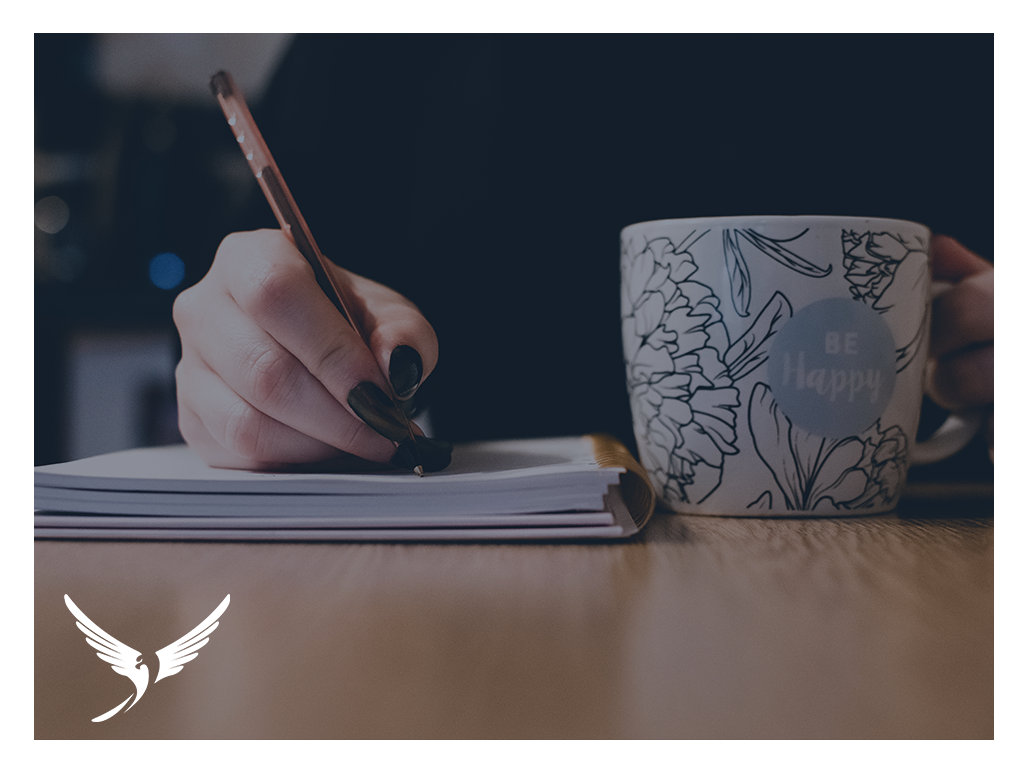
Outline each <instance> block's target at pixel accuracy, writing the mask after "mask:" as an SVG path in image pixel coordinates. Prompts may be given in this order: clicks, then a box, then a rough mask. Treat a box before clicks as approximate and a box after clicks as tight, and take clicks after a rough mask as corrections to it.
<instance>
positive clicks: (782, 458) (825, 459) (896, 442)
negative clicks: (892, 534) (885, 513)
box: [748, 383, 908, 511]
mask: <svg viewBox="0 0 1030 773" xmlns="http://www.w3.org/2000/svg"><path fill="white" fill-rule="evenodd" d="M748 423H749V428H750V432H751V439H752V442H753V443H754V445H755V450H756V451H757V452H758V455H759V457H761V459H762V462H763V463H764V464H765V466H766V467H768V468H769V471H770V472H771V473H772V474H773V477H774V478H775V479H776V485H777V487H778V489H779V492H780V494H781V495H782V496H783V500H784V503H785V507H786V509H787V510H823V511H842V510H863V509H866V508H876V507H881V506H884V505H888V504H890V503H892V502H894V501H895V499H896V498H897V495H898V493H899V488H900V486H901V482H902V480H903V478H904V475H905V470H906V469H907V467H908V465H907V460H906V456H907V452H908V439H907V438H906V437H905V433H904V432H903V431H902V430H901V428H900V427H897V426H892V427H888V428H887V429H885V430H884V429H881V427H880V422H879V420H877V422H876V424H875V425H874V426H872V427H870V428H869V429H868V430H866V431H865V432H863V433H861V434H860V435H854V436H850V437H845V438H826V437H823V436H821V435H813V434H811V433H809V432H806V431H805V430H803V429H800V428H798V427H795V426H794V424H793V423H792V422H791V421H790V419H788V418H787V416H786V415H785V414H784V413H783V412H782V411H781V410H780V408H779V406H778V405H777V403H776V400H775V399H774V398H773V394H772V390H771V389H770V388H769V387H768V385H766V384H761V383H759V384H756V385H755V388H754V389H753V390H752V391H751V399H750V401H749V404H748ZM748 507H749V509H758V510H772V509H774V508H775V503H774V501H773V492H771V491H765V492H764V493H763V494H762V495H761V496H759V497H758V498H757V499H756V500H755V501H754V502H752V503H751V504H750V505H749V506H748Z"/></svg>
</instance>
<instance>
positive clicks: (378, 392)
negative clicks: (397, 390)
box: [347, 381, 410, 443]
mask: <svg viewBox="0 0 1030 773" xmlns="http://www.w3.org/2000/svg"><path fill="white" fill-rule="evenodd" d="M347 405H349V406H350V407H351V408H352V409H353V411H354V413H356V414H357V415H358V418H359V419H361V420H362V421H363V422H365V423H366V424H367V425H368V426H370V427H371V428H372V429H374V430H375V431H376V432H378V433H379V434H380V435H382V436H383V437H385V438H388V439H389V440H392V441H393V442H394V443H399V442H401V441H402V440H406V439H407V440H410V438H408V420H407V419H406V418H405V416H404V414H403V413H402V412H401V409H400V408H398V407H397V405H396V403H394V401H393V400H391V399H390V398H389V397H387V395H386V392H384V391H383V390H382V389H380V388H379V387H377V386H376V385H375V384H373V383H372V382H370V381H363V382H362V383H360V384H358V385H357V386H356V387H354V388H353V389H352V390H351V391H350V392H349V393H348V395H347Z"/></svg>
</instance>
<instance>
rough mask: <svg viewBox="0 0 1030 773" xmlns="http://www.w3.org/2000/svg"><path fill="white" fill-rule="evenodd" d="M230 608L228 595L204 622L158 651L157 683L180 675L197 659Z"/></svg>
mask: <svg viewBox="0 0 1030 773" xmlns="http://www.w3.org/2000/svg"><path fill="white" fill-rule="evenodd" d="M228 606H229V596H228V595H226V597H225V598H224V599H222V603H221V604H219V605H218V607H217V608H216V609H215V611H214V612H212V613H211V614H210V615H208V616H207V618H206V619H205V620H204V622H202V623H201V624H200V625H198V626H197V627H196V628H194V629H193V630H192V631H190V632H189V633H188V634H186V635H185V636H183V637H182V638H181V639H176V640H175V641H173V642H172V643H171V644H169V645H168V646H167V647H162V648H161V649H159V650H158V651H157V661H158V667H157V678H156V679H155V680H154V681H155V682H160V681H161V680H162V679H164V678H165V677H166V676H171V675H172V674H177V673H179V672H180V671H182V667H183V666H184V665H185V664H186V663H189V662H190V661H191V660H193V658H195V657H197V650H199V649H200V648H201V647H203V646H204V645H205V644H207V642H208V636H209V635H210V634H211V632H212V631H214V630H215V628H217V627H218V618H219V617H221V616H222V613H223V612H224V611H225V609H226V607H228Z"/></svg>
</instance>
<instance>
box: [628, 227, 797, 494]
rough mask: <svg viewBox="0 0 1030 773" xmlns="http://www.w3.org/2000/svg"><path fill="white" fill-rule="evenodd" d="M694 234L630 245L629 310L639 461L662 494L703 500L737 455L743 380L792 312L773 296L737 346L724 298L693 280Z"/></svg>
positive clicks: (764, 356) (630, 370) (630, 375)
mask: <svg viewBox="0 0 1030 773" xmlns="http://www.w3.org/2000/svg"><path fill="white" fill-rule="evenodd" d="M701 236H704V234H701ZM692 237H693V234H692V235H691V237H688V239H687V240H684V241H683V242H681V243H680V244H674V243H673V242H672V241H671V240H670V239H668V238H664V237H662V238H657V239H651V240H646V239H637V240H633V241H631V242H624V243H623V248H622V260H623V275H624V276H625V277H626V281H625V282H623V291H622V292H623V298H622V304H623V305H622V309H623V338H624V341H625V342H626V347H625V351H626V374H627V381H628V388H629V391H630V397H631V405H632V406H633V422H634V430H635V432H636V435H637V437H638V438H643V442H641V443H640V456H641V462H642V463H643V465H644V467H645V468H646V469H647V470H648V472H649V473H650V475H651V478H652V482H653V483H654V484H655V486H656V487H657V488H658V490H659V493H660V495H661V496H663V497H664V498H666V499H667V500H670V501H683V502H690V503H700V502H703V501H704V500H705V498H706V497H708V496H709V495H710V494H711V493H712V492H713V491H714V490H715V489H717V488H718V486H719V484H720V483H721V482H722V470H723V463H724V459H725V457H726V456H728V455H733V454H736V453H737V452H738V450H737V428H736V410H735V409H736V408H738V407H739V406H740V391H739V389H738V388H737V386H736V381H737V380H738V379H739V378H741V377H743V376H745V375H747V374H748V373H750V372H751V371H753V370H754V369H755V368H757V367H758V366H759V365H761V364H762V363H764V362H765V361H766V359H767V358H768V353H767V351H768V344H769V342H770V340H771V338H772V336H773V335H774V334H775V332H776V330H777V329H778V328H779V326H780V325H781V324H782V322H783V321H784V320H785V319H788V318H789V317H790V315H791V308H790V304H789V303H788V302H787V299H786V298H784V297H783V295H781V294H780V293H776V294H775V295H774V296H773V298H772V300H770V301H769V303H768V304H767V305H766V306H765V308H763V310H762V312H761V313H760V314H759V315H758V316H757V318H756V319H755V321H754V322H753V323H752V325H751V327H750V328H749V329H748V331H747V332H746V333H744V335H743V336H741V337H740V338H739V339H738V340H737V341H735V342H733V343H732V344H731V343H730V340H729V335H728V333H727V330H726V326H725V323H724V322H723V317H722V313H721V312H720V310H719V301H718V299H717V298H716V297H715V295H714V294H713V292H712V290H711V288H709V287H708V286H707V285H704V284H702V283H700V282H697V281H695V280H694V279H693V278H692V277H693V276H694V274H695V273H696V272H697V265H696V264H695V262H694V260H693V257H692V256H691V254H690V247H691V246H692V245H693V244H694V243H695V242H696V239H694V241H689V239H690V238H692ZM697 238H701V237H697ZM688 242H689V243H688Z"/></svg>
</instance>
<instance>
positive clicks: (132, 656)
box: [64, 593, 150, 721]
mask: <svg viewBox="0 0 1030 773" xmlns="http://www.w3.org/2000/svg"><path fill="white" fill-rule="evenodd" d="M64 603H65V605H67V607H68V611H69V612H71V613H72V615H74V616H75V620H76V623H75V625H76V626H77V627H78V629H79V630H80V631H82V632H83V633H84V634H86V641H87V642H88V643H89V645H90V646H91V647H93V649H95V650H96V651H97V657H98V658H100V659H101V660H103V661H104V662H105V663H110V664H111V668H112V669H113V670H114V672H115V673H116V674H121V675H122V676H127V677H128V678H129V679H131V680H132V683H133V685H135V687H136V700H134V701H133V702H132V705H130V706H129V708H132V706H133V705H135V704H136V701H138V700H139V699H140V698H141V697H143V693H144V692H145V691H146V689H147V682H148V681H149V680H150V669H148V668H147V667H146V666H143V665H140V662H141V661H142V658H143V655H142V653H140V652H138V651H136V650H134V649H133V648H132V647H130V646H129V645H128V644H123V643H122V642H120V641H118V640H117V639H116V638H114V637H113V636H111V634H109V633H107V632H106V631H105V630H104V629H103V628H101V627H100V626H99V625H97V624H96V623H94V622H93V621H92V620H90V619H89V618H88V617H86V614H85V613H84V612H83V611H82V610H81V609H79V608H78V607H77V606H75V602H74V601H72V600H71V598H70V597H69V596H68V594H67V593H65V594H64ZM129 697H132V696H129ZM126 702H128V698H126ZM122 705H123V706H124V705H125V704H124V703H123V704H122ZM118 708H121V706H119V707H118ZM126 711H128V709H126ZM94 721H96V720H94Z"/></svg>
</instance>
